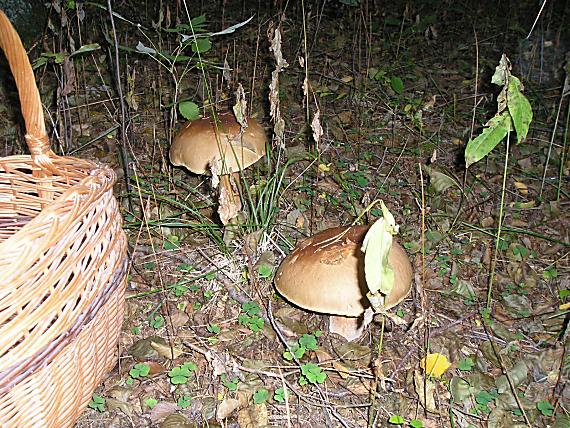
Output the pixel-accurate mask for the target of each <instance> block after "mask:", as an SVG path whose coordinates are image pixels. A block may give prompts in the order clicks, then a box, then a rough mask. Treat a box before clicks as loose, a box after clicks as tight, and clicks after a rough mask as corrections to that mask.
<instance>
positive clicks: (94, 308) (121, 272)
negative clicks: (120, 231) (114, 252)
mask: <svg viewBox="0 0 570 428" xmlns="http://www.w3.org/2000/svg"><path fill="white" fill-rule="evenodd" d="M127 264H128V257H125V258H124V259H123V261H122V263H121V264H120V266H119V269H118V270H116V271H115V272H114V274H113V276H112V278H111V279H110V281H109V282H108V283H107V285H106V287H105V289H104V290H103V291H102V292H101V293H99V295H98V296H97V297H96V298H95V300H93V302H92V303H91V304H90V305H89V307H88V308H87V310H86V311H85V312H84V313H82V314H80V315H79V316H78V317H77V318H76V319H75V321H74V322H73V324H72V325H71V326H70V327H69V329H68V330H67V331H66V332H64V333H62V334H60V335H59V336H58V337H57V338H56V339H54V340H53V341H52V342H51V343H50V344H49V345H47V346H45V347H44V348H43V349H42V350H41V351H40V352H38V353H36V354H35V355H33V356H32V357H30V358H26V359H25V360H22V361H20V362H19V363H18V364H14V365H13V366H11V367H9V368H8V369H6V370H4V371H3V372H1V373H0V394H3V393H5V392H7V391H9V390H10V389H11V388H12V387H13V386H14V385H16V384H18V383H19V382H21V381H22V380H24V379H26V378H27V377H28V376H29V375H31V374H33V373H35V372H36V371H37V370H38V369H41V368H43V367H45V366H47V365H48V364H49V363H50V362H51V361H53V359H54V358H55V356H56V355H57V354H58V353H59V352H60V351H61V350H62V349H64V348H65V347H66V346H67V345H68V344H69V343H70V342H71V341H73V340H74V339H75V338H76V337H77V336H78V335H79V333H80V332H81V330H82V329H83V327H84V326H85V325H87V324H88V323H89V322H90V321H91V320H93V318H95V316H96V315H97V312H98V311H99V309H100V308H101V307H102V306H103V305H105V304H106V303H107V301H108V300H109V297H110V296H111V295H112V294H113V293H114V292H115V291H116V290H117V288H119V287H120V286H121V284H122V282H123V280H124V278H125V275H126V273H127ZM103 328H104V327H103Z"/></svg>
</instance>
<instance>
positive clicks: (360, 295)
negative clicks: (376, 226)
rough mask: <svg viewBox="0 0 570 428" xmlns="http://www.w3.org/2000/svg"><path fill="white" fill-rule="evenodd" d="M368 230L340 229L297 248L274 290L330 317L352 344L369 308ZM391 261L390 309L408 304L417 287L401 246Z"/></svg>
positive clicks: (394, 247) (331, 328) (395, 247)
mask: <svg viewBox="0 0 570 428" xmlns="http://www.w3.org/2000/svg"><path fill="white" fill-rule="evenodd" d="M368 229H369V226H349V227H336V228H332V229H327V230H324V231H322V232H320V233H317V234H316V235H314V236H312V237H310V238H308V239H305V240H304V241H302V242H301V243H300V244H299V245H297V247H296V248H295V249H294V250H293V251H292V252H291V253H290V254H289V255H288V256H287V257H286V258H285V260H283V263H282V264H281V266H280V267H279V269H278V270H277V273H276V275H275V287H276V288H277V291H279V293H280V294H281V295H282V296H283V297H284V298H285V299H287V300H288V301H290V302H292V303H294V304H296V305H297V306H299V307H301V308H303V309H308V310H311V311H314V312H320V313H326V314H330V315H331V316H330V319H329V331H331V332H333V333H337V334H340V335H341V336H343V337H345V338H346V339H347V340H349V341H350V340H354V339H356V338H358V337H359V336H360V334H361V333H362V330H363V327H364V326H363V325H362V317H363V314H364V311H365V310H366V309H367V308H369V307H370V302H369V301H368V299H367V297H366V293H367V291H368V288H367V286H366V280H365V277H364V253H363V252H362V250H361V249H360V247H361V246H362V241H363V240H364V236H365V235H366V232H367V231H368ZM388 262H389V264H390V266H391V267H392V269H393V270H394V273H395V275H394V276H395V281H394V288H393V289H392V291H391V292H390V294H389V295H388V296H386V300H385V308H386V309H390V308H392V307H394V306H396V305H397V304H398V303H400V302H401V301H402V300H404V299H405V298H406V296H407V295H408V293H409V292H410V289H411V285H412V265H411V263H410V261H409V259H408V256H407V255H406V252H405V251H404V249H403V248H402V247H401V246H400V245H399V244H397V243H396V242H393V243H392V249H391V250H390V255H389V257H388ZM378 265H379V266H380V260H379V261H378Z"/></svg>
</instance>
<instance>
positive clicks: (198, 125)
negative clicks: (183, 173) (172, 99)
mask: <svg viewBox="0 0 570 428" xmlns="http://www.w3.org/2000/svg"><path fill="white" fill-rule="evenodd" d="M217 119H218V123H217V124H216V122H215V121H214V118H213V117H212V116H206V117H202V118H200V119H198V120H194V121H192V122H188V123H186V124H185V125H184V127H183V128H182V129H181V130H180V132H178V134H177V135H176V137H175V138H174V141H173V143H172V146H170V162H172V164H173V165H176V166H185V167H186V168H188V169H189V170H190V171H191V172H193V173H195V174H209V173H210V168H211V166H212V165H213V164H215V163H218V162H219V163H220V166H221V173H222V174H229V173H232V172H238V171H240V170H243V169H245V168H247V167H248V166H250V165H252V164H254V163H255V162H257V161H258V160H259V159H261V158H262V157H263V155H264V154H265V144H266V142H267V139H266V136H265V131H264V130H263V128H262V127H261V125H260V124H259V123H257V122H256V121H255V120H254V119H252V118H249V119H248V120H247V124H248V127H247V128H246V129H245V131H244V132H243V134H242V131H241V126H240V124H239V123H238V122H237V121H236V119H235V117H234V115H233V114H232V113H231V112H227V113H220V114H218V115H217ZM216 131H217V135H218V137H217V138H216Z"/></svg>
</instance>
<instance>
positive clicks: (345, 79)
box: [340, 76, 353, 83]
mask: <svg viewBox="0 0 570 428" xmlns="http://www.w3.org/2000/svg"><path fill="white" fill-rule="evenodd" d="M352 79H353V78H352V76H344V77H342V78H341V79H340V80H342V81H343V82H344V83H350V82H352Z"/></svg>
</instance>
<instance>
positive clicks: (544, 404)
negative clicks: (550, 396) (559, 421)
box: [536, 400, 554, 416]
mask: <svg viewBox="0 0 570 428" xmlns="http://www.w3.org/2000/svg"><path fill="white" fill-rule="evenodd" d="M536 408H537V409H538V410H539V411H540V413H542V415H543V416H552V415H553V414H554V406H553V405H552V404H550V403H549V402H548V401H546V400H542V401H539V402H538V403H536Z"/></svg>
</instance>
